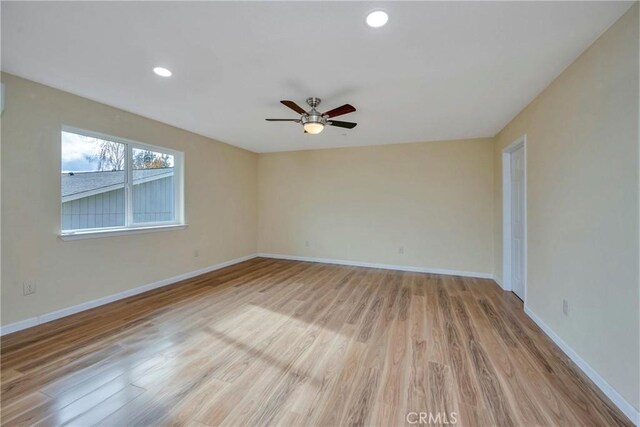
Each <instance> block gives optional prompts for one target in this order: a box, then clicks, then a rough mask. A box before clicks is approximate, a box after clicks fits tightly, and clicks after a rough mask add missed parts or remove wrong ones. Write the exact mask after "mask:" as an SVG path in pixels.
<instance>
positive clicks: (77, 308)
mask: <svg viewBox="0 0 640 427" xmlns="http://www.w3.org/2000/svg"><path fill="white" fill-rule="evenodd" d="M256 256H257V255H256V254H251V255H247V256H243V257H240V258H236V259H232V260H230V261H224V262H221V263H219V264H215V265H212V266H209V267H205V268H201V269H199V270H195V271H190V272H188V273H184V274H180V275H178V276H174V277H170V278H168V279H163V280H159V281H157V282H154V283H149V284H147V285H143V286H139V287H137V288H133V289H129V290H126V291H122V292H118V293H117V294H113V295H107V296H106V297H102V298H98V299H94V300H91V301H87V302H83V303H81V304H78V305H74V306H72V307H68V308H63V309H62V310H56V311H53V312H51V313H46V314H42V315H40V316H36V317H30V318H28V319H25V320H21V321H19V322H15V323H10V324H8V325H5V326H2V327H0V336H2V335H6V334H10V333H13V332H17V331H21V330H23V329H27V328H31V327H34V326H37V325H40V324H42V323H47V322H51V321H52V320H56V319H60V318H62V317H66V316H70V315H72V314H76V313H80V312H81V311H85V310H89V309H91V308H94V307H99V306H101V305H104V304H108V303H110V302H114V301H118V300H121V299H123V298H127V297H131V296H134V295H138V294H141V293H143V292H147V291H150V290H152V289H157V288H161V287H163V286H167V285H171V284H172V283H176V282H179V281H181V280H186V279H190V278H192V277H195V276H199V275H201V274H205V273H209V272H211V271H215V270H219V269H221V268H224V267H228V266H230V265H233V264H238V263H240V262H243V261H247V260H250V259H252V258H255V257H256Z"/></svg>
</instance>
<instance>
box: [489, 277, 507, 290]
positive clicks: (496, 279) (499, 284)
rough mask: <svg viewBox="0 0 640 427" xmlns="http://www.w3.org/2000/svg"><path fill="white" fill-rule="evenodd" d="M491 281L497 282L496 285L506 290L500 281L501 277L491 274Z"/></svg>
mask: <svg viewBox="0 0 640 427" xmlns="http://www.w3.org/2000/svg"><path fill="white" fill-rule="evenodd" d="M492 279H493V281H494V282H496V283H497V284H498V286H500V287H501V288H502V290H504V291H506V290H507V289H505V288H504V284H503V283H502V279H500V278H499V277H498V276H493V277H492Z"/></svg>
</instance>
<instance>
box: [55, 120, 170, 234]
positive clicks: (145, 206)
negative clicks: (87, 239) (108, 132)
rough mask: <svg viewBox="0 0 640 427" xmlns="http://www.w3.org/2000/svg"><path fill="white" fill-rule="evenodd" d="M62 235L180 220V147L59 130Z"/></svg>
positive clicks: (116, 229)
mask: <svg viewBox="0 0 640 427" xmlns="http://www.w3.org/2000/svg"><path fill="white" fill-rule="evenodd" d="M61 140H62V169H61V170H62V176H61V180H60V183H61V197H62V224H61V230H62V234H63V235H72V234H78V233H80V234H87V233H91V232H100V233H102V232H106V231H120V230H133V229H141V228H151V227H159V226H171V225H180V224H182V223H183V211H182V205H183V204H182V161H183V160H182V158H183V156H182V153H180V152H177V151H174V150H170V149H167V148H161V147H156V146H151V145H146V144H141V143H137V142H132V141H126V140H122V139H120V138H113V137H108V136H104V135H97V134H94V133H91V132H85V131H76V130H73V131H71V130H64V131H63V132H62V137H61Z"/></svg>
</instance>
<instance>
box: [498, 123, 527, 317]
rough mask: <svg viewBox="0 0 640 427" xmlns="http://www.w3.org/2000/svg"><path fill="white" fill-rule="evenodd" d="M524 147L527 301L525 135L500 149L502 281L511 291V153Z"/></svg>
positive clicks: (525, 236) (525, 225) (525, 288)
mask: <svg viewBox="0 0 640 427" xmlns="http://www.w3.org/2000/svg"><path fill="white" fill-rule="evenodd" d="M520 147H523V148H524V277H523V283H524V302H525V305H526V302H527V242H528V237H527V135H522V136H521V137H520V138H518V139H516V140H515V141H514V142H512V143H511V144H509V145H508V146H507V147H505V148H504V149H503V150H502V282H503V289H504V290H505V291H511V290H512V289H513V288H512V277H511V153H512V152H514V151H515V150H517V149H519V148H520Z"/></svg>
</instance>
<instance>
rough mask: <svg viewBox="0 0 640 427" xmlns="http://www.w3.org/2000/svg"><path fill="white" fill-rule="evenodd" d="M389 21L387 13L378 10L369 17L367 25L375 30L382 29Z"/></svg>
mask: <svg viewBox="0 0 640 427" xmlns="http://www.w3.org/2000/svg"><path fill="white" fill-rule="evenodd" d="M388 20H389V15H387V12H384V11H382V10H376V11H373V12H371V13H370V14H368V15H367V25H368V26H370V27H373V28H380V27H382V26H383V25H384V24H386V23H387V21H388Z"/></svg>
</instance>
